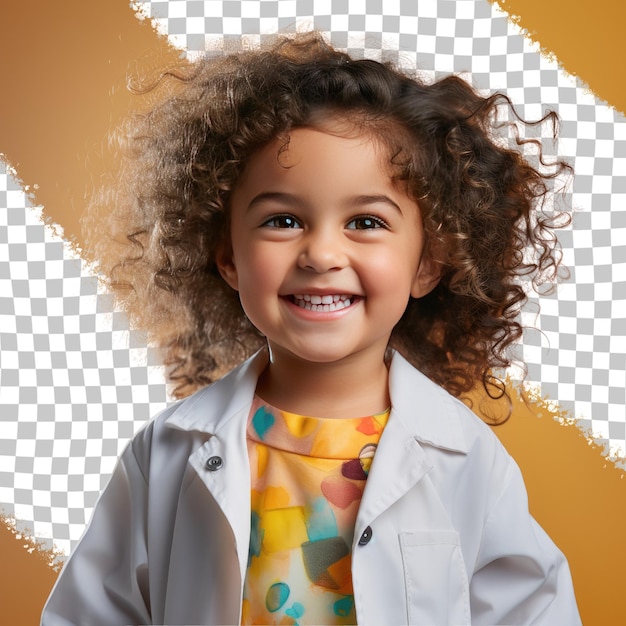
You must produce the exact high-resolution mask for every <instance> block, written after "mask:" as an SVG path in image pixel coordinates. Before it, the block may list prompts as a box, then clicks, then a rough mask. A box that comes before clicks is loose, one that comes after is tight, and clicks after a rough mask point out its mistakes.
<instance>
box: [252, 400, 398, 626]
mask: <svg viewBox="0 0 626 626" xmlns="http://www.w3.org/2000/svg"><path fill="white" fill-rule="evenodd" d="M388 418H389V411H386V412H385V413H381V414H379V415H373V416H367V417H359V418H346V419H328V418H317V417H304V416H302V415H296V414H294V413H287V412H285V411H280V410H278V409H275V408H273V407H271V406H268V405H267V404H265V403H264V402H263V401H262V400H261V399H260V398H258V397H255V399H254V403H253V405H252V409H251V412H250V419H249V421H248V430H247V443H248V454H249V457H250V472H251V486H252V493H251V498H252V527H251V528H252V530H251V536H250V553H249V558H248V569H247V574H246V580H245V583H244V592H243V606H242V624H294V625H295V624H355V623H356V615H355V610H354V597H353V592H352V575H351V550H352V539H353V536H354V525H355V522H356V515H357V511H358V508H359V503H360V501H361V496H362V495H363V489H364V487H365V480H366V478H367V474H368V472H369V468H370V465H371V462H372V458H373V456H374V452H375V450H376V446H377V444H378V440H379V439H380V435H381V433H382V431H383V428H384V427H385V424H386V423H387V419H388Z"/></svg>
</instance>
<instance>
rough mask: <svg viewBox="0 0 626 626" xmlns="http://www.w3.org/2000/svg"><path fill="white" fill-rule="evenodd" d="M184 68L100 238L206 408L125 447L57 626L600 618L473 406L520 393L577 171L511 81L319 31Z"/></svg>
mask: <svg viewBox="0 0 626 626" xmlns="http://www.w3.org/2000/svg"><path fill="white" fill-rule="evenodd" d="M172 83H173V87H172V88H171V90H170V92H169V93H168V94H167V95H166V97H164V98H163V99H162V100H161V101H160V102H158V103H157V104H155V106H154V107H153V108H152V109H151V110H150V111H149V112H147V113H145V114H143V115H142V116H138V117H137V118H135V119H134V120H133V121H132V123H130V125H129V126H128V127H127V128H126V134H125V139H123V142H124V148H125V151H124V155H125V156H124V159H123V162H122V164H121V169H120V172H119V174H118V175H116V177H115V180H114V182H112V183H111V184H110V185H109V186H108V188H107V189H106V190H105V191H103V192H102V193H101V195H100V196H99V198H98V199H97V200H96V203H95V204H94V208H98V207H99V208H100V209H101V210H100V213H101V215H100V217H99V218H97V219H96V218H94V220H93V221H92V224H95V226H93V227H92V230H93V231H94V232H93V234H92V240H94V239H96V238H97V234H98V233H97V232H96V229H101V228H102V220H103V219H107V220H108V226H107V228H108V229H109V231H111V232H113V233H114V235H115V236H114V237H113V238H111V239H107V240H106V241H103V240H102V239H100V240H99V243H98V247H97V249H96V250H95V254H96V255H97V257H98V258H99V259H101V263H102V270H103V272H104V273H105V274H107V275H108V276H109V277H110V279H111V285H112V286H113V287H114V288H115V289H117V291H118V292H119V293H120V294H121V297H122V299H123V302H124V303H125V304H126V306H127V308H128V310H129V312H130V314H131V317H132V319H133V320H134V322H135V323H136V324H137V325H140V326H142V327H145V328H148V329H149V330H150V332H151V338H152V340H153V341H154V342H156V343H157V344H158V345H159V346H161V348H162V349H163V351H164V355H165V361H166V363H167V365H168V366H169V368H170V370H169V371H170V379H171V381H172V382H173V383H174V385H175V393H176V394H177V395H179V396H180V397H184V396H189V397H187V398H186V399H183V400H181V401H180V402H178V403H176V404H174V405H172V406H170V407H169V408H168V409H166V410H165V411H164V412H163V413H162V414H161V415H159V416H158V417H157V418H156V419H155V420H153V421H152V422H151V423H149V424H148V425H147V426H146V427H145V428H143V429H142V430H141V431H140V432H139V433H138V434H137V435H136V437H135V438H134V439H133V440H132V441H131V443H130V444H129V445H128V447H127V448H126V450H125V451H124V453H123V454H122V456H121V458H120V461H119V463H118V465H117V468H116V470H115V472H114V474H113V476H112V478H111V480H110V483H109V485H108V486H107V488H106V489H105V491H104V493H103V494H102V496H101V499H100V501H99V502H98V504H97V506H96V509H95V511H94V514H93V518H92V520H91V522H90V524H89V526H88V528H87V530H86V532H85V534H84V536H83V538H82V540H81V542H80V543H79V545H78V546H77V548H76V549H75V551H74V552H73V554H72V555H71V556H70V557H69V559H68V560H67V563H66V564H65V567H64V569H63V571H62V573H61V575H60V577H59V580H58V582H57V584H56V586H55V588H54V590H53V592H52V595H51V597H50V599H49V601H48V603H47V605H46V608H45V609H44V614H43V618H42V622H43V624H45V625H47V626H48V625H50V626H52V625H56V624H129V623H131V624H182V623H185V624H239V623H241V624H268V623H271V624H354V623H359V624H407V623H409V624H470V623H471V624H530V623H532V624H551V625H552V624H559V625H561V624H562V625H565V624H568V625H569V624H579V623H580V619H579V617H578V612H577V609H576V603H575V600H574V595H573V590H572V582H571V578H570V574H569V570H568V567H567V563H566V561H565V559H564V557H563V555H562V554H561V553H560V552H559V551H558V549H557V548H556V547H555V546H554V544H553V543H552V542H551V541H550V539H549V538H548V537H547V535H546V534H545V533H544V532H543V531H542V530H541V529H540V528H539V527H538V526H537V524H536V523H535V522H534V520H533V519H532V518H531V517H530V515H529V513H528V509H527V502H526V493H525V489H524V485H523V482H522V478H521V475H520V472H519V470H518V468H517V467H516V465H515V463H514V462H513V461H512V459H511V458H510V456H509V455H508V454H507V453H506V452H505V450H504V449H503V448H502V446H501V445H500V444H499V442H498V441H497V439H496V437H495V436H494V435H493V434H492V432H491V431H490V429H489V428H488V427H487V426H486V425H485V424H484V423H483V422H481V421H480V420H479V419H478V418H476V417H475V416H474V414H473V413H472V412H471V411H470V410H469V409H467V408H466V407H465V405H464V404H462V403H461V402H460V401H458V400H457V399H455V397H454V396H461V395H462V394H464V393H466V392H468V391H469V390H470V389H472V388H474V387H475V385H476V384H477V383H482V385H483V386H484V387H485V389H486V390H487V391H488V392H490V393H491V395H497V394H499V393H502V391H503V384H502V382H501V381H499V380H498V379H497V378H495V377H494V375H493V373H492V371H493V368H498V367H503V366H506V365H508V364H509V356H508V350H507V349H508V348H510V346H511V344H512V342H514V341H515V340H516V339H517V338H518V337H519V336H520V333H521V327H520V325H519V323H518V318H517V314H518V311H519V307H520V304H521V303H522V302H523V301H524V297H525V296H524V290H523V288H522V286H521V284H520V277H522V276H523V277H526V278H528V277H530V278H531V279H532V280H533V281H535V282H536V283H538V282H540V281H544V280H546V279H552V278H554V277H555V275H556V272H557V269H558V265H559V263H558V254H557V247H556V244H555V240H554V238H553V235H552V230H551V229H552V227H553V226H554V219H555V218H554V217H551V216H550V215H547V214H544V213H543V212H541V207H542V205H543V203H544V200H545V198H546V195H547V193H548V189H549V187H550V183H551V182H552V179H553V178H555V177H556V176H558V175H559V174H560V173H561V172H562V170H563V169H565V168H566V167H567V166H566V165H564V164H557V165H556V166H555V167H554V168H553V169H552V171H551V172H550V173H545V172H540V171H538V170H536V169H534V168H533V167H531V165H529V163H528V162H527V161H525V160H524V158H523V157H522V156H521V154H520V153H519V152H518V151H516V150H511V149H509V148H507V147H506V145H505V144H504V142H503V140H502V139H499V138H498V137H497V133H496V128H495V127H496V124H497V119H496V114H497V109H498V106H499V105H500V104H505V105H510V103H509V101H508V99H507V98H506V97H505V96H502V95H494V96H491V97H488V98H483V97H481V96H479V95H478V94H476V93H475V92H474V91H473V90H472V88H471V87H470V86H469V85H468V84H466V83H465V82H464V81H462V80H460V79H459V78H455V77H448V78H445V79H443V80H441V81H439V82H436V83H434V84H432V85H427V84H424V83H422V82H420V81H419V80H416V79H415V78H414V77H410V76H408V75H406V74H404V73H402V72H400V71H399V70H397V69H394V68H393V67H391V66H389V65H386V64H380V63H378V62H375V61H372V60H356V59H352V58H350V57H349V56H347V55H346V54H343V53H341V52H339V51H336V50H334V49H333V48H332V47H330V46H329V45H328V44H326V43H325V42H324V40H323V39H322V38H321V37H320V36H319V35H317V34H315V33H313V34H306V35H298V36H295V37H292V38H280V39H277V41H276V42H275V43H274V44H273V45H272V46H271V47H269V48H266V49H262V50H255V51H250V52H245V53H240V54H234V55H230V56H223V57H221V58H219V59H216V60H215V59H214V60H200V61H198V62H197V63H195V64H194V65H193V66H192V67H191V68H187V69H185V70H179V71H177V72H176V74H175V75H173V81H172ZM547 117H548V118H552V117H553V116H552V115H549V116H547ZM544 121H545V120H544ZM531 252H533V253H534V254H530V253H531ZM248 357H249V358H248ZM244 359H247V360H244ZM241 361H244V362H243V363H241ZM234 365H237V367H235V369H232V367H233V366H234ZM230 369H232V371H230V372H229V373H227V374H226V375H225V376H223V375H224V374H225V373H226V372H227V371H228V370H230ZM222 376H223V377H222ZM220 377H221V378H220ZM218 378H219V380H217V382H215V383H214V384H211V385H209V386H207V383H213V381H214V380H216V379H218ZM198 389H199V390H198ZM192 392H194V393H193V394H192ZM189 394H192V395H189Z"/></svg>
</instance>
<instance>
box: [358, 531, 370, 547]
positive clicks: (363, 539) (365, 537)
mask: <svg viewBox="0 0 626 626" xmlns="http://www.w3.org/2000/svg"><path fill="white" fill-rule="evenodd" d="M371 538H372V528H371V526H368V527H367V528H366V529H365V530H364V531H363V533H362V534H361V537H360V539H359V545H360V546H366V545H367V544H368V543H369V542H370V539H371Z"/></svg>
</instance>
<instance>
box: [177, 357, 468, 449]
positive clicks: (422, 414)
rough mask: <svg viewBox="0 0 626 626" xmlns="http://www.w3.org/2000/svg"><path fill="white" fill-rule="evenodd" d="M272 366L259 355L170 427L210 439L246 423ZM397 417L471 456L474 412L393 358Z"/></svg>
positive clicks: (201, 395)
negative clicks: (467, 424)
mask: <svg viewBox="0 0 626 626" xmlns="http://www.w3.org/2000/svg"><path fill="white" fill-rule="evenodd" d="M267 362H268V354H267V350H260V351H259V352H257V353H256V354H255V355H254V356H253V357H251V358H250V359H248V360H247V361H245V362H244V363H243V364H241V365H240V366H239V367H236V368H235V369H234V370H232V371H231V372H229V373H228V374H227V375H226V376H224V378H222V379H221V380H220V381H219V382H218V383H216V384H214V385H210V386H209V387H205V388H204V389H201V390H200V391H198V392H197V393H195V394H194V395H192V396H190V397H189V398H187V399H185V400H183V401H182V402H181V403H180V404H179V405H178V407H177V408H176V409H175V410H174V411H173V413H172V414H171V415H170V416H169V417H168V418H167V419H166V424H167V426H169V427H172V428H177V429H179V430H189V431H191V430H195V431H200V432H205V433H209V434H216V433H217V431H218V430H219V429H220V428H221V427H222V426H223V425H224V424H225V423H226V422H228V421H229V420H230V419H231V418H233V417H234V416H235V415H240V414H241V413H242V411H243V413H244V414H245V416H246V417H247V415H248V412H249V410H250V406H251V405H252V400H253V398H254V391H255V388H256V384H257V380H258V378H259V376H260V374H261V372H262V371H263V369H264V368H265V367H266V365H267ZM389 394H390V396H391V406H392V417H390V419H393V415H396V419H400V420H401V421H402V422H403V424H404V427H405V429H406V430H407V431H408V432H409V433H410V434H411V436H412V437H414V438H415V439H416V440H417V441H419V442H422V443H425V444H428V445H432V446H436V447H438V448H444V449H446V450H453V451H456V452H462V453H467V451H468V445H467V442H466V439H465V434H464V428H463V424H464V419H467V418H466V417H465V418H464V417H463V415H462V414H463V413H464V412H467V411H469V409H467V407H465V406H464V405H463V404H462V403H461V402H459V401H458V400H456V399H455V398H453V397H452V396H451V395H450V394H449V393H448V392H447V391H445V390H444V389H443V388H442V387H440V386H439V385H437V384H436V383H434V382H433V381H431V380H430V379H429V378H427V377H426V376H424V374H422V373H421V372H420V371H418V370H417V369H415V368H414V367H413V366H412V365H411V364H410V363H408V362H407V361H406V360H405V359H404V358H403V357H402V356H401V355H400V354H399V353H397V352H394V354H393V358H392V360H391V366H390V370H389Z"/></svg>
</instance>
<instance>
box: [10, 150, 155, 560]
mask: <svg viewBox="0 0 626 626" xmlns="http://www.w3.org/2000/svg"><path fill="white" fill-rule="evenodd" d="M0 203H1V204H0V206H1V207H2V209H1V210H0V429H1V430H0V509H1V510H2V512H4V513H5V514H8V515H11V516H14V517H15V518H16V519H17V520H20V521H21V522H22V523H26V525H27V526H29V527H30V530H32V532H33V534H34V535H35V537H37V538H40V539H44V540H47V542H49V543H52V542H54V543H55V544H56V546H57V547H58V548H59V549H60V550H61V551H63V552H65V553H69V550H70V547H71V545H72V544H73V543H74V542H76V541H77V540H78V539H79V538H80V535H81V534H82V532H83V529H84V526H85V523H86V521H87V520H88V518H89V515H90V512H91V508H92V507H93V505H94V503H95V501H96V498H97V497H98V495H99V493H100V491H101V489H102V488H103V487H104V484H105V483H106V481H107V479H108V476H109V475H110V473H111V471H112V469H113V466H114V464H115V461H116V459H117V456H118V455H119V453H120V451H121V448H122V446H123V445H124V444H125V442H126V441H127V440H128V439H129V438H130V437H132V435H133V434H134V433H135V432H136V431H137V430H138V428H139V427H140V426H141V425H142V424H144V423H145V422H146V420H147V419H148V418H149V417H150V415H151V414H153V413H154V412H155V411H158V410H159V409H161V408H163V407H164V406H165V402H166V388H165V384H164V375H163V372H162V369H161V368H160V367H156V366H155V364H156V363H157V360H156V355H155V354H153V350H151V349H150V348H148V347H147V346H146V341H145V338H144V337H143V336H142V335H141V334H138V333H136V332H133V331H130V330H129V326H128V322H127V319H126V318H125V316H124V315H123V314H121V313H119V312H116V311H115V310H114V309H113V302H112V299H111V297H110V296H109V295H108V294H105V293H103V292H102V290H101V288H100V287H99V285H98V280H97V278H96V277H95V276H93V275H92V274H91V273H90V272H89V269H88V268H87V267H86V265H85V264H84V263H83V262H82V261H81V259H80V258H78V257H77V256H76V255H75V254H73V253H72V251H71V249H70V248H69V247H68V246H67V245H66V244H65V243H64V242H63V240H62V239H61V238H60V237H58V236H56V235H55V234H54V233H53V232H52V230H51V229H50V228H49V227H47V226H45V225H44V224H43V223H42V221H41V219H40V217H41V212H40V210H39V209H37V208H33V207H32V206H30V203H29V201H28V198H27V196H26V194H25V192H24V190H23V189H22V188H21V187H20V185H19V183H18V181H17V180H16V179H15V177H14V176H13V175H12V173H11V171H10V170H9V171H7V167H6V164H4V163H2V162H0ZM50 547H52V546H50Z"/></svg>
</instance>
